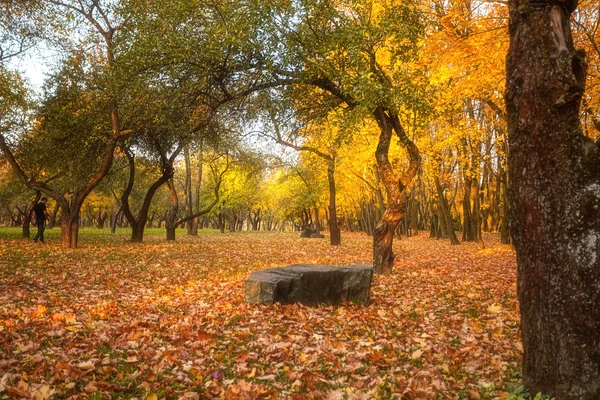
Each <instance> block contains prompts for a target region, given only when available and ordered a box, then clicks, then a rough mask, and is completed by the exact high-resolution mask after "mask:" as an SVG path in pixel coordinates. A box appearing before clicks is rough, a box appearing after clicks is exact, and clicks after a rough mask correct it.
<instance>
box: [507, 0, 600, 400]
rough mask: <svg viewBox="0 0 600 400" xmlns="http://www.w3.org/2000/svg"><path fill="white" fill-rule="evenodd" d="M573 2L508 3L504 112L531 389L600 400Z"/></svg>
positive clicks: (596, 179)
mask: <svg viewBox="0 0 600 400" xmlns="http://www.w3.org/2000/svg"><path fill="white" fill-rule="evenodd" d="M576 6H577V2H576V1H575V0H565V1H562V2H557V1H553V0H535V2H534V1H532V0H530V1H529V2H528V1H525V0H510V1H509V10H510V50H509V54H508V58H507V79H506V81H507V90H506V103H507V110H508V127H509V138H508V143H509V146H510V148H509V163H508V166H509V182H510V193H509V197H510V206H511V207H510V209H511V215H510V217H511V219H510V221H511V226H510V230H511V234H512V237H513V240H514V244H515V248H516V252H517V263H518V281H517V286H518V294H519V303H520V309H521V331H522V339H523V382H524V385H525V387H526V388H527V389H528V390H529V392H531V393H537V392H543V393H546V394H548V395H551V396H553V397H555V398H556V399H559V400H575V399H576V400H598V399H600V254H599V251H600V248H599V246H600V226H599V222H598V221H599V217H600V215H599V210H600V151H599V149H598V146H597V145H596V144H595V143H594V142H593V141H592V140H590V139H588V138H586V137H585V136H583V134H582V132H581V129H580V126H579V106H580V101H581V96H582V94H583V91H584V86H585V72H586V71H585V69H586V66H585V60H584V54H583V53H581V52H577V51H575V49H574V47H573V41H572V38H571V31H570V26H569V21H570V16H571V13H572V12H573V11H574V10H575V8H576Z"/></svg>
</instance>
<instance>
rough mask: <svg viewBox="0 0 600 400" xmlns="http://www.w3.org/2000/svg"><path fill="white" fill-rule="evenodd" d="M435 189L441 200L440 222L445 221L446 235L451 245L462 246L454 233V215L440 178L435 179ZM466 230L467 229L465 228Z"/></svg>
mask: <svg viewBox="0 0 600 400" xmlns="http://www.w3.org/2000/svg"><path fill="white" fill-rule="evenodd" d="M433 180H434V181H435V188H436V190H437V194H438V198H439V204H440V207H439V210H440V220H442V221H443V225H444V226H445V227H446V234H447V235H448V239H450V244H452V245H457V244H460V242H459V241H458V238H457V237H456V233H455V232H454V224H453V223H452V214H450V207H449V206H448V200H447V199H446V195H445V194H444V190H443V189H442V185H441V184H440V180H439V179H438V177H437V176H436V177H434V178H433ZM465 229H466V228H465Z"/></svg>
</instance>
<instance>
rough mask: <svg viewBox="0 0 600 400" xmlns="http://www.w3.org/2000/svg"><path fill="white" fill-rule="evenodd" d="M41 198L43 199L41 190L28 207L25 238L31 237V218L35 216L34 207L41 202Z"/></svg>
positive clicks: (24, 224)
mask: <svg viewBox="0 0 600 400" xmlns="http://www.w3.org/2000/svg"><path fill="white" fill-rule="evenodd" d="M41 197H42V192H40V191H39V190H36V191H35V198H34V199H33V201H32V202H31V204H29V207H27V211H25V216H24V217H23V237H24V238H30V237H31V232H30V230H29V228H30V226H31V216H32V214H33V207H34V206H35V205H36V204H37V202H38V201H40V198H41Z"/></svg>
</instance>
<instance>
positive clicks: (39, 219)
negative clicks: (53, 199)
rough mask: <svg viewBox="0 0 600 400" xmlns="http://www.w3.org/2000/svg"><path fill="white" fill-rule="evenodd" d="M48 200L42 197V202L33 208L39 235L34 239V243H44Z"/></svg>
mask: <svg viewBox="0 0 600 400" xmlns="http://www.w3.org/2000/svg"><path fill="white" fill-rule="evenodd" d="M47 202H48V199H47V198H46V197H42V198H41V199H40V201H39V202H38V203H37V204H36V205H35V206H33V212H34V213H35V224H36V225H37V229H38V231H37V233H36V234H35V237H34V238H33V241H34V243H37V241H38V240H39V241H40V242H42V243H44V230H45V229H46V219H48V212H47V211H46V203H47Z"/></svg>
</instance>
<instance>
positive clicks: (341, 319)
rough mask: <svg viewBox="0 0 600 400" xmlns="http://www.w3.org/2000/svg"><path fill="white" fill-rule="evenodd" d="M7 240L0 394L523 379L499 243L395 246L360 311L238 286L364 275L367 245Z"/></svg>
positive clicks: (250, 395) (490, 386)
mask: <svg viewBox="0 0 600 400" xmlns="http://www.w3.org/2000/svg"><path fill="white" fill-rule="evenodd" d="M52 235H54V237H53V236H52ZM17 236H18V231H17V230H9V229H3V230H0V398H3V397H19V396H20V397H24V398H25V397H30V398H34V399H45V398H50V397H55V398H68V397H71V398H138V399H150V400H155V399H160V398H190V399H194V398H196V399H197V398H200V399H204V398H217V397H219V398H226V399H255V398H294V399H313V398H314V399H321V398H327V399H344V398H350V399H371V398H399V399H466V398H471V399H493V398H503V397H505V396H506V392H507V391H510V390H511V385H513V384H515V383H516V382H518V381H519V372H518V371H519V359H520V354H521V347H520V342H519V330H518V318H519V316H518V308H517V301H516V295H515V293H516V287H515V282H516V281H515V279H516V263H515V254H514V252H513V250H512V249H511V248H510V247H509V246H504V245H501V244H499V242H498V239H497V237H496V236H495V235H489V236H485V238H484V239H485V247H483V246H482V244H463V245H460V246H450V245H449V244H448V242H447V241H439V240H433V239H429V238H428V237H427V235H421V236H418V237H413V238H409V239H402V240H400V241H397V242H396V244H395V249H396V253H397V262H396V266H395V273H394V274H393V275H391V276H377V277H376V278H375V279H374V282H373V287H372V303H371V304H370V305H369V306H368V307H363V306H359V305H346V306H343V307H319V308H308V307H304V306H301V305H287V306H281V305H277V304H276V305H272V306H260V305H248V304H245V303H244V302H243V280H244V279H245V278H246V277H247V276H248V274H249V272H250V271H252V270H256V269H261V268H267V267H272V266H278V265H286V264H291V263H296V262H309V263H322V264H332V265H341V264H351V263H369V262H370V260H371V239H370V238H369V237H367V236H366V235H364V234H358V233H345V232H344V233H343V235H342V242H343V244H342V246H340V247H337V248H332V247H330V246H329V244H328V242H327V241H326V240H315V239H313V240H307V239H299V238H298V234H297V233H284V234H282V233H236V234H231V233H228V234H225V235H220V234H215V233H214V232H213V233H211V232H203V233H202V235H201V236H199V237H186V236H185V235H183V234H182V233H179V236H178V241H177V242H176V243H165V242H164V241H163V236H162V233H160V235H159V234H158V233H157V234H156V235H152V236H149V237H148V238H147V242H145V243H144V244H141V245H138V244H136V245H134V244H130V243H127V241H126V238H127V236H126V233H125V232H123V233H122V234H121V235H117V236H110V235H108V234H99V233H95V231H84V232H83V234H82V240H81V244H82V248H79V249H75V250H65V249H61V248H60V247H58V239H57V237H56V232H51V237H50V240H49V242H50V243H48V244H46V245H34V244H32V243H30V242H29V241H25V240H22V239H17V238H16V237H17Z"/></svg>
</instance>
